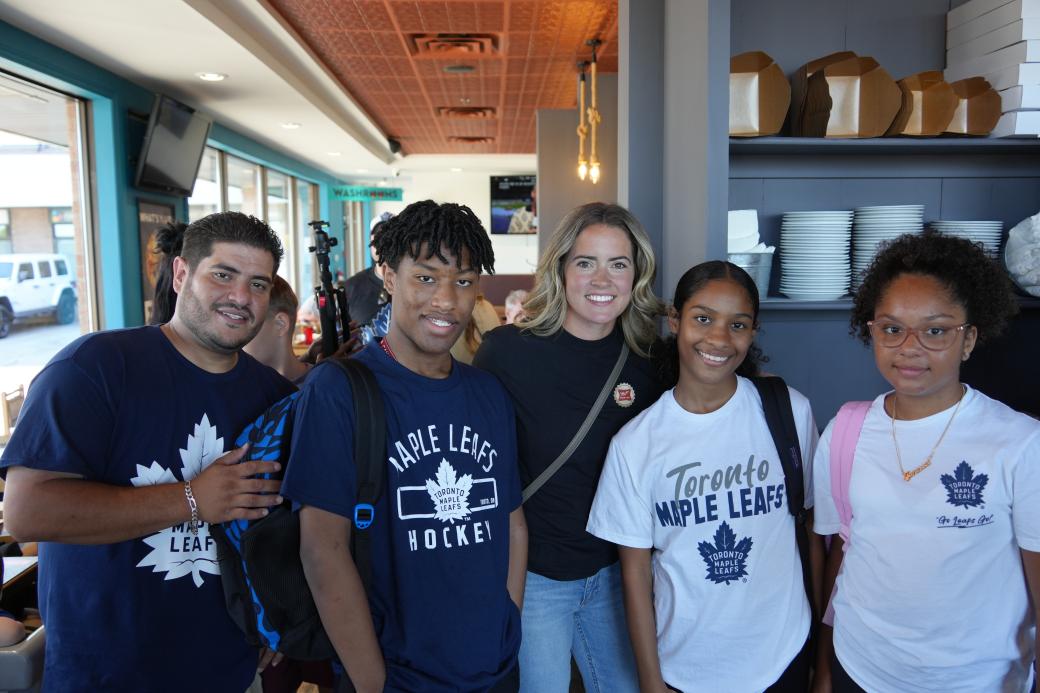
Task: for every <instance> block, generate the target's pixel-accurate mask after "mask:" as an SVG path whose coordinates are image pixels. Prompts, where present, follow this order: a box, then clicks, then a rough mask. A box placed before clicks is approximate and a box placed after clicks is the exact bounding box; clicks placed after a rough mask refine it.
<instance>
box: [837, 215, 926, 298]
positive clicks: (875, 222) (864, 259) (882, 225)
mask: <svg viewBox="0 0 1040 693" xmlns="http://www.w3.org/2000/svg"><path fill="white" fill-rule="evenodd" d="M923 218H924V205H881V206H877V207H857V208H856V215H855V217H854V219H853V222H852V290H853V291H855V290H856V289H858V288H859V285H860V283H861V282H862V280H863V273H864V272H865V271H866V270H867V268H868V267H870V263H871V262H873V261H874V256H875V255H877V251H878V246H880V245H881V244H882V243H884V242H885V241H891V240H893V239H895V238H899V237H900V236H902V235H903V234H904V233H921V229H922V228H923V223H922V220H923Z"/></svg>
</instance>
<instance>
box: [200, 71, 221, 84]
mask: <svg viewBox="0 0 1040 693" xmlns="http://www.w3.org/2000/svg"><path fill="white" fill-rule="evenodd" d="M195 76H196V77H198V78H199V79H201V80H202V81H203V82H223V81H224V80H225V79H227V75H225V74H224V73H222V72H196V73H195Z"/></svg>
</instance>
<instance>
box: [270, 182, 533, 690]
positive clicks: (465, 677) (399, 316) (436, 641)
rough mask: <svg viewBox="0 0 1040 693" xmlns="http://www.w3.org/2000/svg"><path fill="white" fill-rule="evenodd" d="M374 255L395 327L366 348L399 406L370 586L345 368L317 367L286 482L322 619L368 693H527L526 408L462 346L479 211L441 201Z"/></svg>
mask: <svg viewBox="0 0 1040 693" xmlns="http://www.w3.org/2000/svg"><path fill="white" fill-rule="evenodd" d="M376 253H377V254H378V255H379V257H380V258H381V259H382V260H383V261H384V262H385V263H386V265H387V267H386V270H385V274H384V278H385V281H386V289H387V291H388V292H389V293H390V294H391V295H392V296H393V305H394V309H393V311H392V313H391V319H390V330H389V332H388V333H387V335H386V337H384V338H383V339H381V340H378V341H375V342H373V343H371V344H369V345H368V346H367V347H366V348H365V349H364V350H363V351H361V352H360V353H359V354H358V355H357V356H356V358H357V359H358V360H359V361H362V362H363V363H364V364H365V365H367V366H368V367H369V368H370V369H371V370H372V372H373V373H374V374H375V377H376V380H377V382H378V383H379V387H380V390H381V391H382V395H383V399H384V402H385V407H386V413H387V415H386V419H387V441H386V481H385V486H384V488H383V490H382V494H381V495H380V497H379V501H378V502H377V503H376V508H375V520H374V522H373V523H372V525H371V527H369V528H368V529H366V530H365V531H367V532H372V533H373V536H372V538H371V547H372V548H371V563H372V581H371V584H372V587H371V589H372V593H371V594H369V595H367V599H366V595H365V593H364V588H363V587H362V584H361V581H360V578H359V576H358V572H357V569H356V567H355V564H354V562H353V560H352V559H351V556H350V553H349V551H348V547H349V539H350V532H351V531H352V527H351V522H350V519H349V518H351V516H352V515H353V510H354V504H355V496H356V493H355V483H356V470H355V467H354V464H353V463H352V461H349V460H347V461H345V460H344V451H349V450H353V436H354V421H355V415H354V411H353V405H352V403H351V395H350V392H349V385H348V383H347V380H346V377H345V376H344V375H343V374H342V373H341V372H340V370H339V369H337V368H334V367H330V366H323V365H319V366H317V367H316V368H315V370H314V372H313V373H312V374H311V376H310V377H309V378H308V379H307V382H306V384H305V385H304V388H303V391H302V394H301V395H300V399H299V401H298V404H297V407H296V415H295V421H294V432H293V441H292V448H291V455H290V463H289V464H288V465H287V469H288V470H289V471H288V472H287V474H286V477H285V480H284V483H283V485H282V493H283V494H285V495H286V496H287V497H289V498H291V499H292V500H293V501H294V502H295V503H296V504H298V505H299V506H300V510H299V512H300V555H301V558H302V560H303V565H304V570H305V571H306V574H307V580H308V582H309V583H310V588H311V592H312V593H313V594H314V598H315V602H316V603H317V606H318V610H319V612H320V614H321V619H322V623H323V624H324V625H325V629H326V631H327V632H328V634H329V637H330V639H331V640H332V643H333V645H334V646H335V648H336V653H337V654H338V655H339V658H340V660H341V661H342V662H343V664H344V666H345V667H346V670H347V674H348V675H349V676H350V679H351V681H352V683H353V684H354V686H355V688H356V689H357V690H358V691H359V693H365V692H367V691H383V690H386V691H494V692H495V693H499V692H501V691H516V690H517V688H518V684H519V682H518V674H517V669H516V656H517V651H518V649H519V646H520V615H519V608H520V604H521V601H522V599H523V589H524V575H525V569H526V568H525V566H526V562H527V528H526V525H525V524H524V519H523V513H522V511H521V510H520V481H519V475H518V471H517V460H516V430H515V421H514V414H513V407H512V404H511V403H510V400H509V397H508V395H507V394H506V392H505V390H504V389H503V388H502V386H501V385H499V383H498V381H497V380H495V378H494V377H493V376H490V375H488V374H486V373H483V372H481V371H478V370H476V369H474V368H471V367H469V366H466V365H464V364H460V363H458V362H456V361H454V360H453V359H452V358H451V354H450V349H451V346H452V344H454V343H455V340H456V339H457V338H458V336H459V334H460V333H461V332H462V330H463V329H465V327H466V322H467V321H468V320H469V319H470V314H471V313H472V311H473V303H474V301H475V300H476V296H477V280H478V279H479V277H480V273H481V271H482V270H483V271H487V272H492V271H493V265H494V253H493V252H492V249H491V242H490V240H489V238H488V236H487V232H486V231H485V230H484V227H483V226H482V225H481V223H480V222H479V221H478V220H477V218H476V217H475V216H474V214H473V212H472V211H470V210H469V208H467V207H462V206H459V205H455V204H441V205H438V204H435V203H434V202H431V201H429V200H427V201H425V202H417V203H415V204H412V205H409V206H408V207H407V208H405V210H404V211H403V212H401V214H399V215H398V216H396V217H394V218H393V219H392V220H391V221H389V222H387V227H386V229H385V230H384V231H383V233H382V234H380V236H379V238H378V240H377V245H376Z"/></svg>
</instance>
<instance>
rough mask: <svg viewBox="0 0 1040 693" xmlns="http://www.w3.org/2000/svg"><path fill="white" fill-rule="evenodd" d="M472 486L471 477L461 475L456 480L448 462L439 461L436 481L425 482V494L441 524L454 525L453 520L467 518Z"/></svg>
mask: <svg viewBox="0 0 1040 693" xmlns="http://www.w3.org/2000/svg"><path fill="white" fill-rule="evenodd" d="M472 486H473V477H472V476H470V475H469V474H463V475H462V478H461V479H460V478H458V476H457V475H456V473H455V470H454V469H453V468H452V466H451V465H450V464H448V460H446V459H443V458H442V459H441V464H440V466H439V467H438V468H437V479H436V481H434V480H433V479H427V480H426V492H427V493H429V494H430V498H431V499H432V500H433V505H434V508H435V509H436V510H435V515H434V517H436V518H437V519H438V520H440V521H441V522H450V523H452V524H455V520H464V519H466V518H467V517H469V490H470V488H471V487H472Z"/></svg>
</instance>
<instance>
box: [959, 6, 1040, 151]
mask: <svg viewBox="0 0 1040 693" xmlns="http://www.w3.org/2000/svg"><path fill="white" fill-rule="evenodd" d="M976 76H981V77H984V78H985V79H986V80H987V81H988V82H989V83H990V85H991V86H992V87H993V88H994V89H996V90H997V91H998V92H999V93H1000V98H1001V111H1002V115H1001V117H1000V121H999V122H998V123H997V126H996V128H994V130H993V132H992V136H993V137H1037V136H1040V0H969V2H966V3H964V4H962V5H959V6H957V7H955V8H953V9H952V10H950V12H949V13H947V15H946V71H945V78H946V81H947V82H955V81H958V80H962V79H965V78H968V77H976Z"/></svg>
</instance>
